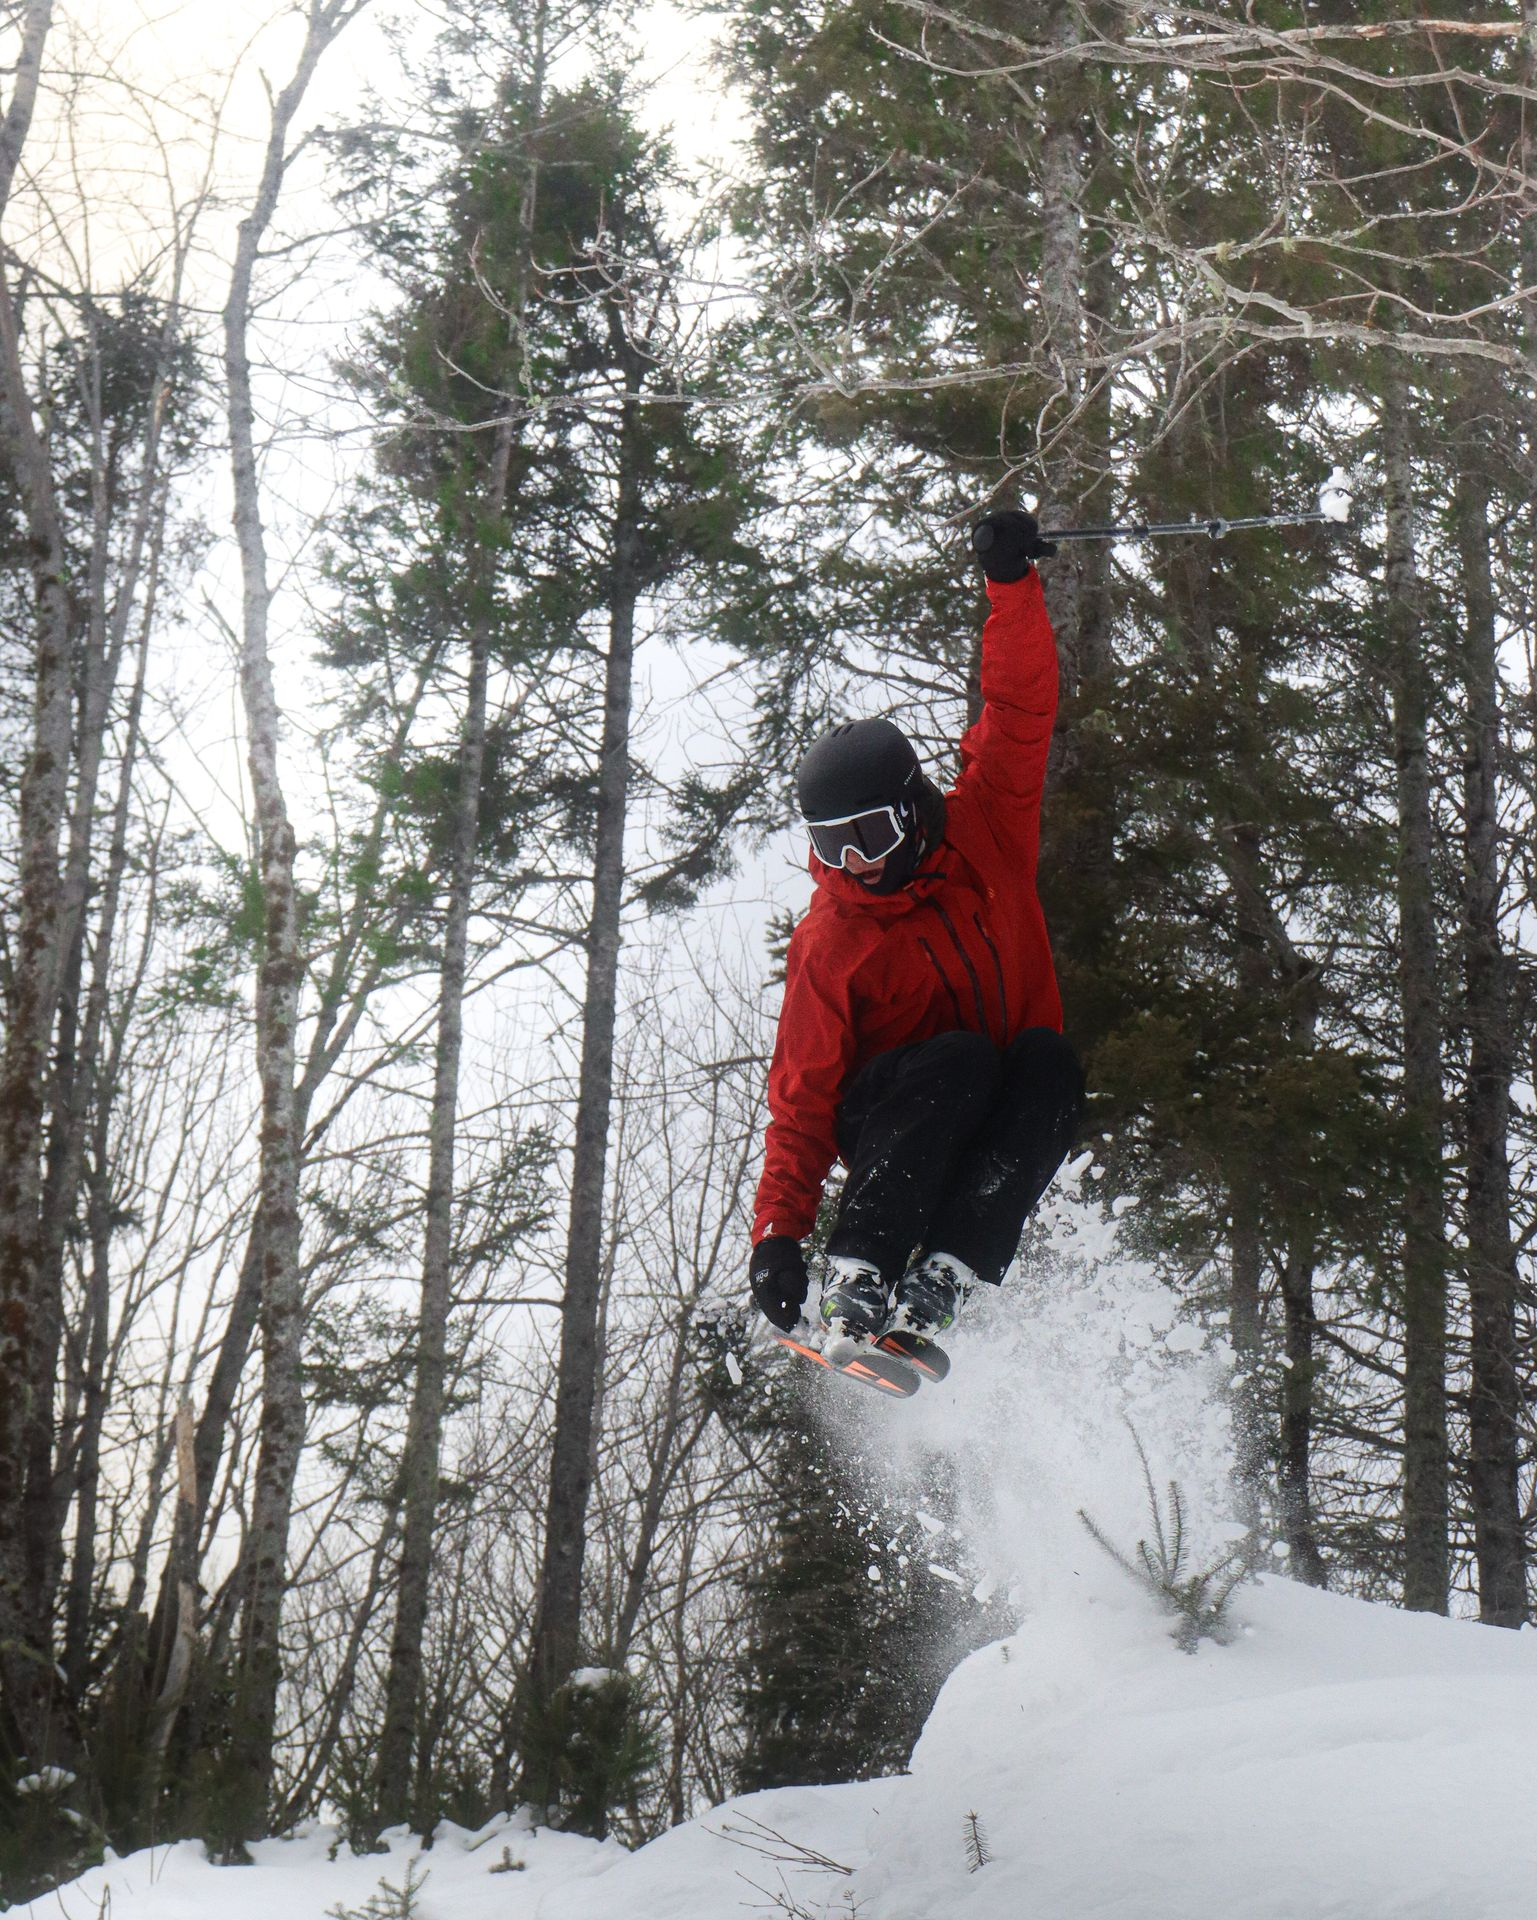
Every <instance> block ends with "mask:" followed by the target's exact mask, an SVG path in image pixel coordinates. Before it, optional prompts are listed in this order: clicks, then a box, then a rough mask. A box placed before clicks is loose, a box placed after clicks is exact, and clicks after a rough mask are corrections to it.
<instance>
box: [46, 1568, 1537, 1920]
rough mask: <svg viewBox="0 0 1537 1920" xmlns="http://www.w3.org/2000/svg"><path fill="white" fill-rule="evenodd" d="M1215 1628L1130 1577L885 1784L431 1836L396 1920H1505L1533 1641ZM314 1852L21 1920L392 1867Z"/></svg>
mask: <svg viewBox="0 0 1537 1920" xmlns="http://www.w3.org/2000/svg"><path fill="white" fill-rule="evenodd" d="M1241 1605H1242V1613H1243V1617H1244V1621H1245V1631H1243V1632H1242V1633H1241V1634H1240V1635H1239V1637H1238V1639H1237V1640H1236V1641H1235V1642H1234V1644H1232V1645H1231V1646H1227V1647H1212V1646H1209V1645H1208V1646H1203V1647H1202V1648H1201V1649H1200V1651H1199V1652H1198V1653H1196V1654H1195V1655H1193V1656H1187V1655H1185V1654H1181V1653H1179V1652H1177V1651H1175V1650H1174V1648H1173V1647H1172V1645H1171V1644H1170V1641H1169V1638H1168V1626H1167V1622H1166V1621H1165V1620H1163V1619H1162V1618H1161V1617H1159V1616H1158V1615H1157V1614H1156V1613H1155V1612H1154V1611H1153V1610H1152V1608H1151V1606H1150V1604H1149V1603H1148V1602H1146V1601H1145V1599H1144V1598H1143V1596H1142V1595H1141V1594H1139V1593H1138V1592H1137V1591H1136V1590H1135V1589H1133V1588H1132V1587H1131V1585H1130V1583H1129V1582H1128V1583H1127V1584H1126V1585H1125V1587H1124V1588H1123V1589H1122V1590H1121V1591H1119V1592H1117V1593H1115V1594H1114V1596H1113V1597H1105V1596H1100V1595H1094V1594H1090V1595H1087V1596H1085V1599H1084V1601H1083V1603H1082V1605H1080V1606H1079V1607H1078V1608H1076V1609H1069V1608H1065V1607H1062V1608H1057V1609H1054V1610H1052V1611H1050V1612H1046V1613H1042V1614H1039V1615H1036V1616H1033V1617H1032V1618H1031V1619H1030V1620H1029V1621H1027V1622H1026V1623H1025V1625H1024V1626H1022V1627H1021V1629H1020V1630H1019V1632H1017V1633H1016V1634H1014V1635H1013V1636H1012V1637H1011V1638H1010V1639H1008V1640H1005V1641H1001V1642H998V1643H997V1644H995V1645H993V1646H990V1647H986V1648H984V1649H983V1650H982V1651H981V1652H980V1653H977V1654H974V1655H973V1656H972V1657H971V1658H970V1659H969V1660H968V1661H966V1663H965V1664H964V1665H963V1666H962V1667H961V1668H960V1669H959V1670H958V1671H957V1672H956V1674H955V1675H954V1676H953V1677H952V1679H951V1680H950V1682H949V1684H948V1686H947V1687H946V1688H945V1690H944V1692H943V1694H942V1695H941V1696H940V1699H939V1702H938V1705H937V1706H936V1708H935V1711H934V1714H933V1716H932V1718H931V1719H930V1721H929V1725H928V1728H927V1730H926V1731H925V1733H924V1735H923V1738H922V1740H921V1741H920V1743H919V1745H918V1749H917V1751H916V1753H915V1754H914V1756H913V1767H912V1772H911V1773H910V1774H909V1775H907V1776H905V1777H903V1778H901V1779H895V1780H880V1781H874V1782H871V1783H868V1784H861V1785H856V1786H843V1787H821V1788H817V1787H804V1788H783V1789H779V1790H776V1791H774V1792H770V1793H760V1794H752V1795H748V1796H745V1797H743V1798H742V1799H739V1800H735V1801H732V1802H729V1803H728V1804H727V1805H726V1806H725V1807H722V1808H717V1809H716V1810H715V1811H714V1812H712V1813H710V1814H707V1815H706V1816H705V1817H704V1818H703V1819H701V1820H697V1821H694V1822H692V1823H691V1824H690V1825H688V1826H685V1827H679V1828H677V1829H676V1830H675V1831H674V1832H672V1833H669V1834H667V1835H665V1836H664V1837H663V1838H662V1839H660V1840H657V1841H655V1842H653V1844H652V1845H651V1846H649V1847H645V1848H643V1849H642V1850H641V1851H640V1852H639V1853H636V1854H626V1853H625V1852H624V1851H623V1849H622V1848H620V1847H618V1846H616V1845H614V1844H613V1843H604V1844H602V1845H600V1844H598V1843H597V1842H594V1841H590V1840H579V1839H576V1838H573V1837H571V1836H569V1835H564V1834H557V1833H548V1832H541V1833H530V1832H528V1831H527V1829H526V1826H524V1825H523V1824H522V1823H520V1822H518V1821H511V1822H501V1823H496V1824H494V1825H493V1826H491V1827H489V1828H487V1829H486V1830H484V1831H483V1832H482V1833H480V1834H473V1835H472V1834H465V1833H463V1832H461V1831H460V1830H458V1829H456V1828H452V1827H449V1828H446V1829H445V1830H444V1832H443V1834H442V1835H441V1836H440V1838H439V1840H438V1844H437V1845H436V1846H435V1847H434V1848H433V1850H432V1851H431V1852H430V1853H428V1854H425V1855H422V1856H421V1866H422V1867H423V1868H424V1869H425V1870H426V1872H427V1876H428V1877H427V1880H426V1884H425V1887H424V1889H423V1892H422V1895H421V1898H420V1902H419V1908H418V1911H419V1913H420V1916H421V1920H729V1917H730V1916H732V1915H742V1916H743V1920H747V1916H749V1915H751V1914H753V1913H755V1912H756V1913H759V1914H762V1913H765V1912H766V1913H769V1914H775V1913H786V1914H788V1913H799V1914H802V1915H804V1916H807V1917H808V1920H834V1917H835V1916H842V1917H843V1920H848V1917H849V1916H851V1915H853V1914H856V1913H857V1914H858V1915H859V1916H860V1920H952V1916H954V1920H1190V1916H1191V1915H1193V1914H1211V1915H1215V1916H1220V1917H1221V1920H1530V1916H1531V1915H1532V1913H1533V1912H1534V1910H1537V1838H1534V1830H1533V1825H1532V1819H1531V1796H1532V1782H1533V1780H1537V1633H1522V1634H1510V1633H1499V1632H1496V1631H1494V1630H1492V1629H1489V1628H1484V1627H1477V1626H1473V1625H1471V1624H1468V1623H1460V1622H1450V1621H1445V1620H1435V1619H1430V1618H1426V1617H1424V1616H1420V1615H1411V1614H1402V1613H1397V1612H1395V1611H1393V1610H1391V1609H1389V1608H1386V1607H1375V1606H1370V1605H1368V1604H1366V1603H1365V1602H1364V1601H1359V1600H1347V1599H1341V1598H1338V1597H1335V1596H1332V1595H1329V1594H1319V1593H1313V1592H1310V1591H1308V1590H1307V1589H1305V1588H1302V1587H1298V1586H1294V1585H1292V1584H1291V1583H1289V1582H1287V1581H1285V1580H1282V1579H1278V1578H1273V1577H1272V1578H1270V1579H1267V1580H1266V1581H1264V1582H1263V1583H1262V1584H1261V1585H1260V1586H1259V1587H1257V1588H1252V1589H1249V1590H1247V1591H1246V1592H1245V1593H1244V1594H1243V1595H1242V1596H1241ZM972 1814H975V1815H976V1823H977V1824H976V1831H977V1832H978V1833H979V1834H980V1836H981V1840H982V1843H983V1846H984V1848H985V1850H986V1853H987V1855H988V1859H987V1862H986V1864H985V1865H983V1866H982V1867H981V1868H980V1869H977V1870H969V1861H968V1851H967V1833H968V1828H969V1826H970V1821H969V1816H970V1815H972ZM329 1837H330V1836H329V1835H327V1834H325V1833H324V1832H321V1831H315V1832H311V1833H309V1834H306V1835H304V1836H302V1837H301V1838H299V1839H296V1840H293V1841H269V1842H267V1843H266V1844H264V1845H263V1846H260V1847H258V1848H257V1849H256V1855H257V1863H258V1864H257V1866H256V1867H255V1868H254V1869H251V1870H248V1869H241V1868H233V1867H226V1868H217V1867H211V1866H209V1865H208V1864H207V1863H206V1861H204V1860H203V1858H202V1856H201V1850H200V1849H199V1848H197V1847H195V1846H192V1845H182V1846H177V1847H171V1848H169V1849H165V1848H161V1849H155V1850H152V1851H150V1852H147V1853H141V1854H136V1855H135V1856H134V1857H133V1858H132V1859H131V1860H123V1861H113V1862H111V1863H109V1864H108V1865H107V1866H105V1867H102V1868H98V1869H97V1870H95V1871H94V1872H92V1873H88V1874H86V1875H85V1876H84V1877H83V1878H82V1879H81V1880H79V1881H77V1882H75V1883H74V1885H72V1886H70V1887H68V1888H66V1889H64V1891H63V1892H62V1893H61V1894H59V1895H56V1896H51V1897H50V1898H48V1899H47V1900H39V1901H37V1902H36V1903H35V1904H34V1905H33V1907H31V1908H30V1909H29V1910H28V1911H29V1912H30V1913H31V1914H32V1915H34V1916H35V1917H36V1920H83V1917H84V1916H89V1915H95V1914H99V1913H102V1912H109V1913H110V1914H111V1915H112V1920H205V1916H207V1915H208V1914H210V1913H217V1914H218V1915H219V1920H270V1916H271V1915H273V1914H281V1915H282V1916H283V1920H323V1916H325V1915H326V1914H327V1913H328V1912H330V1911H331V1910H332V1909H334V1908H336V1907H338V1906H340V1907H345V1908H349V1909H354V1910H355V1909H357V1908H359V1907H361V1906H362V1905H363V1903H364V1902H365V1901H366V1900H367V1899H368V1897H369V1896H370V1895H371V1894H373V1893H374V1892H376V1890H377V1887H378V1883H379V1880H380V1878H381V1876H383V1877H385V1878H388V1879H390V1880H392V1881H393V1882H395V1884H397V1885H399V1884H400V1883H401V1881H402V1877H403V1874H404V1870H405V1868H406V1866H407V1864H408V1862H409V1860H410V1858H411V1856H412V1855H413V1854H416V1853H417V1852H418V1844H417V1843H416V1842H415V1841H412V1840H409V1839H407V1838H406V1837H404V1836H398V1835H397V1836H394V1837H393V1838H392V1842H391V1848H390V1856H389V1858H388V1859H387V1860H386V1859H382V1858H379V1857H371V1858H368V1859H354V1858H353V1857H352V1856H351V1855H349V1854H347V1853H345V1852H343V1853H341V1854H340V1855H339V1856H338V1858H337V1859H336V1860H334V1861H331V1860H329V1859H328V1858H327V1843H328V1840H329ZM509 1867H510V1869H511V1870H508V1868H509ZM498 1869H501V1870H500V1871H498ZM840 1869H842V1870H840ZM843 1870H846V1871H843Z"/></svg>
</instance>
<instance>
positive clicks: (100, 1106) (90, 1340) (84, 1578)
mask: <svg viewBox="0 0 1537 1920" xmlns="http://www.w3.org/2000/svg"><path fill="white" fill-rule="evenodd" d="M159 562H160V543H159V533H158V530H157V534H156V537H155V540H154V550H153V552H152V554H151V558H150V569H149V571H150V582H151V589H150V597H149V603H148V604H147V605H146V607H145V609H144V615H143V619H142V621H141V624H140V630H139V643H138V649H137V651H138V660H137V664H136V667H135V670H134V684H133V691H132V693H131V694H130V695H129V700H128V713H127V717H126V720H125V723H124V742H123V760H122V765H121V767H120V768H119V771H118V781H117V796H116V800H115V803H114V807H113V817H112V837H111V841H110V844H109V849H108V854H107V870H106V877H105V881H104V884H103V887H102V902H101V911H100V914H99V915H98V918H97V933H96V951H95V954H94V956H93V959H92V970H91V985H90V991H89V994H88V996H87V1000H86V1013H85V1023H84V1045H83V1049H82V1051H83V1059H82V1063H81V1072H82V1078H83V1080H84V1082H85V1088H84V1091H83V1095H82V1101H81V1113H80V1123H81V1125H82V1132H83V1131H84V1126H83V1122H84V1120H85V1117H86V1114H87V1112H88V1113H89V1120H90V1132H91V1155H90V1168H89V1172H88V1175H87V1177H86V1243H87V1246H88V1248H89V1261H90V1278H89V1281H88V1283H87V1288H86V1311H85V1354H84V1364H83V1373H84V1380H83V1387H82V1407H81V1415H80V1428H79V1433H78V1436H77V1445H76V1461H75V1469H74V1474H73V1481H74V1497H75V1544H74V1551H73V1553H72V1555H71V1558H70V1573H69V1590H68V1594H67V1597H66V1601H65V1620H64V1659H63V1665H64V1671H65V1674H66V1676H67V1677H68V1681H69V1685H70V1689H71V1692H72V1694H74V1695H76V1696H78V1694H79V1692H80V1690H81V1688H82V1687H83V1685H84V1683H85V1679H86V1672H87V1664H88V1659H89V1652H90V1606H91V1594H92V1589H93V1585H94V1581H95V1569H96V1502H97V1495H98V1491H99V1487H100V1479H101V1435H102V1428H103V1424H104V1422H105V1419H106V1411H107V1408H106V1381H105V1372H106V1364H107V1345H108V1337H109V1333H110V1321H111V1312H110V1308H111V1295H110V1277H111V1260H112V1233H113V1228H112V1169H111V1165H110V1152H111V1144H112V1124H111V1123H112V1112H113V1104H114V1093H115V1088H114V1087H113V1086H112V1084H111V1082H112V1080H113V1078H114V1076H113V1072H112V1068H111V1067H110V1066H109V1067H108V1069H107V1073H106V1075H105V1076H104V1077H103V1078H104V1080H105V1084H103V1085H99V1084H98V1079H99V1076H98V1063H99V1056H100V1052H101V1046H102V1038H103V1035H104V1033H105V1031H106V1026H107V1015H108V985H109V979H108V976H109V970H110V962H111V957H112V954H113V950H114V945H115V939H116V928H117V915H118V908H119V904H120V902H121V899H122V890H123V875H124V873H125V872H126V870H127V866H128V822H129V811H130V804H131V801H132V796H133V779H134V773H135V770H136V768H137V765H138V749H139V728H140V722H141V718H142V714H143V709H144V690H145V681H146V678H147V673H148V665H149V636H150V628H151V622H152V615H153V609H154V582H155V580H156V578H157V576H158V573H159Z"/></svg>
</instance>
